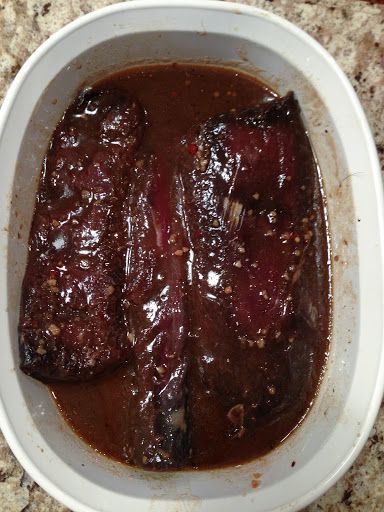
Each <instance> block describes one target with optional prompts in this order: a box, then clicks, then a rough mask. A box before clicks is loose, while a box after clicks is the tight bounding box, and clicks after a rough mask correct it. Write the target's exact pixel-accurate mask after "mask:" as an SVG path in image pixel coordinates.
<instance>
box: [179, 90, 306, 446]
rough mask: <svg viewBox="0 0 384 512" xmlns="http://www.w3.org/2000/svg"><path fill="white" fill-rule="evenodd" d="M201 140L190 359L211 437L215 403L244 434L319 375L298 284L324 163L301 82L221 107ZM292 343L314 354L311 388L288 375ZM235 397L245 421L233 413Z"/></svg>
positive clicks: (193, 414)
mask: <svg viewBox="0 0 384 512" xmlns="http://www.w3.org/2000/svg"><path fill="white" fill-rule="evenodd" d="M193 143H194V144H195V145H196V146H197V148H198V151H197V153H196V155H195V157H194V164H193V165H194V170H193V172H185V173H184V186H185V190H186V211H187V224H188V226H189V230H190V233H191V246H192V249H193V254H194V260H193V272H192V287H191V297H190V298H189V304H190V311H191V315H192V317H191V333H192V337H193V338H194V344H193V355H194V356H193V361H194V369H193V370H191V371H194V372H195V375H197V376H198V377H197V379H200V381H201V384H200V389H197V390H195V391H194V392H195V394H200V395H201V397H202V398H201V399H200V402H199V403H197V404H196V403H195V402H193V401H191V403H190V404H189V408H190V419H191V424H192V426H191V431H192V432H194V435H196V438H198V439H200V441H201V440H202V439H203V440H204V439H205V443H206V444H209V443H210V442H214V436H215V432H216V430H215V428H217V427H215V426H214V425H213V426H212V429H211V430H210V428H209V427H207V426H206V425H204V426H202V425H201V422H199V417H200V416H201V415H203V417H206V416H208V415H209V414H210V410H213V409H212V408H214V410H215V411H216V413H215V414H217V415H220V411H219V412H217V409H218V408H220V407H221V415H222V425H226V429H227V430H228V432H232V434H233V435H235V436H239V437H241V436H243V435H244V432H245V431H246V429H245V427H246V425H247V422H249V421H266V418H267V417H270V415H271V414H277V412H278V411H281V409H282V408H287V407H289V406H290V405H292V403H294V402H295V399H296V397H297V396H298V395H299V394H300V393H305V392H306V390H307V389H308V386H309V385H310V384H309V383H310V379H311V372H312V369H313V367H312V363H313V348H312V347H311V346H310V344H308V343H307V342H306V337H307V336H306V333H305V332H304V331H303V330H302V331H301V332H297V329H296V325H297V316H296V315H297V314H298V310H297V307H296V305H297V302H298V301H297V297H296V296H297V294H299V293H298V290H299V288H300V286H301V281H300V269H301V266H302V265H303V262H304V261H305V254H306V251H308V249H309V247H310V245H311V243H312V242H311V240H312V238H313V233H314V227H313V225H314V215H313V212H312V206H313V194H314V190H313V182H314V179H315V176H314V173H315V164H314V161H313V157H312V153H311V148H310V145H309V142H308V139H307V137H306V134H305V130H304V127H303V124H302V121H301V119H300V110H299V106H298V104H297V102H296V100H295V99H294V97H293V95H292V94H289V95H287V96H286V97H284V98H281V99H276V100H273V101H271V102H269V103H267V104H265V105H263V106H261V107H260V108H259V109H252V110H247V111H244V112H241V113H234V114H223V115H220V116H217V117H215V118H213V119H211V120H209V121H208V122H206V123H205V124H204V125H203V126H202V128H201V130H200V133H199V135H198V136H197V138H196V139H195V140H194V141H193ZM190 165H191V164H190V163H189V165H188V164H185V166H186V167H188V166H190ZM309 328H310V327H308V329H309ZM297 338H299V341H298V343H297V344H296V340H297ZM292 346H293V347H294V348H292ZM291 351H292V354H294V358H295V361H296V363H297V364H299V363H300V364H301V365H302V366H303V365H304V366H305V369H304V371H303V375H304V376H305V377H304V379H303V381H302V382H300V383H299V385H302V389H299V387H298V386H296V387H295V389H293V388H292V386H291V383H292V382H293V381H294V379H291V378H290V368H294V367H295V361H293V362H292V360H291ZM218 404H221V405H218ZM233 407H235V408H236V410H239V411H240V410H241V415H237V418H240V419H241V421H240V420H239V419H237V420H236V422H234V421H231V418H232V417H234V416H233V414H232V415H231V414H230V411H232V408H233ZM240 423H241V424H240ZM220 428H222V427H220ZM203 444H204V441H203ZM192 445H193V440H192ZM223 449H224V448H223ZM229 449H231V448H229Z"/></svg>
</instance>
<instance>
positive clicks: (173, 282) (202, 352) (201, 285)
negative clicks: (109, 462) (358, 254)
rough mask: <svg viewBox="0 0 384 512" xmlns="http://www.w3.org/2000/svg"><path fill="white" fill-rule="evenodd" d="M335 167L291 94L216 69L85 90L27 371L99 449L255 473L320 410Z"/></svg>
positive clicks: (43, 224)
mask: <svg viewBox="0 0 384 512" xmlns="http://www.w3.org/2000/svg"><path fill="white" fill-rule="evenodd" d="M329 283H330V269H329V268H328V238H327V229H326V222H325V206H324V201H323V196H322V193H321V184H320V178H319V174H318V170H317V167H316V164H315V161H314V158H313V155H312V151H311V147H310V144H309V142H308V139H307V136H306V132H305V129H304V127H303V124H302V122H301V118H300V109H299V106H298V103H297V101H296V100H295V98H294V95H293V94H291V93H290V94H288V95H287V96H285V97H283V98H279V97H278V96H277V94H275V93H274V92H273V91H272V90H270V89H268V87H266V86H265V85H264V84H262V83H261V82H259V81H258V80H257V79H256V78H254V77H252V76H250V75H246V74H245V73H241V72H237V71H235V70H231V69H228V68H227V69H225V68H221V67H214V66H205V65H192V64H191V65H189V64H188V65H184V64H173V65H165V64H164V65H150V66H143V67H137V68H131V69H128V70H126V71H124V72H121V73H118V74H115V75H112V76H109V77H107V78H105V79H103V80H102V81H100V82H97V83H96V84H94V85H93V86H92V88H90V89H89V90H85V91H81V92H80V93H79V96H78V97H77V98H76V99H75V100H74V102H73V103H72V105H71V106H70V107H69V108H68V110H67V111H66V113H65V114H64V116H63V118H62V120H61V121H60V123H59V124H58V126H57V128H56V130H55V132H54V134H53V136H52V140H51V143H50V147H49V149H48V152H47V156H46V158H45V162H44V166H43V172H42V177H41V183H40V188H39V192H38V200H37V204H36V210H35V215H34V220H33V223H32V228H31V236H30V255H29V262H28V266H27V271H26V276H25V279H24V284H23V295H22V308H21V317H20V326H19V331H20V355H21V367H22V369H23V370H24V371H25V372H26V373H28V374H29V375H32V376H34V377H36V378H38V379H40V380H42V381H44V382H46V383H47V385H48V386H49V389H50V391H51V393H52V396H53V397H54V400H55V402H56V404H57V405H58V407H59V409H60V412H61V414H62V415H63V417H64V418H65V420H66V421H67V422H68V424H69V425H70V426H71V428H72V429H73V430H74V431H75V432H76V434H78V435H79V436H80V437H81V438H82V439H83V440H84V441H85V442H86V443H88V444H89V445H90V446H92V447H93V448H94V449H95V450H97V451H98V452H100V453H103V454H105V455H107V456H109V457H112V458H114V459H117V460H119V461H121V462H124V463H127V464H133V465H138V466H141V467H145V468H148V469H173V468H183V467H193V468H207V467H218V466H225V465H230V464H240V463H243V462H246V461H249V460H251V459H253V458H255V457H257V456H260V455H263V454H265V453H267V452H268V451H270V450H271V449H273V448H274V447H276V446H277V445H278V444H279V443H281V442H282V441H283V440H284V439H285V438H286V437H287V436H288V434H289V433H290V432H292V431H293V430H294V429H295V428H296V427H297V426H298V425H299V424H300V423H301V421H302V420H303V418H304V417H305V416H306V414H307V412H308V410H309V408H310V406H311V404H312V402H313V400H314V398H315V395H316V392H317V389H318V386H319V382H320V380H321V376H322V372H323V368H324V365H325V362H326V356H327V350H328V339H329V328H330V327H329V326H330V284H329Z"/></svg>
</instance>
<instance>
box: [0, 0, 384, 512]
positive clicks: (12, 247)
mask: <svg viewBox="0 0 384 512" xmlns="http://www.w3.org/2000/svg"><path fill="white" fill-rule="evenodd" d="M164 60H169V61H188V60H190V61H202V60H204V61H208V62H218V63H223V64H227V65H228V64H231V65H232V66H237V67H240V68H242V69H248V70H250V71H252V70H253V71H254V70H255V69H257V72H258V74H259V76H261V77H262V78H264V79H265V80H267V81H269V82H270V83H272V84H273V85H275V86H277V88H278V90H279V92H280V93H285V92H287V91H288V90H290V89H292V90H294V91H295V92H296V94H297V96H298V98H299V100H300V103H301V105H302V108H303V115H304V118H305V121H306V124H307V127H308V130H309V134H310V137H311V141H312V144H313V146H314V150H315V153H316V155H317V158H318V160H319V164H320V167H321V170H322V174H323V181H324V187H325V191H326V196H327V201H328V213H329V221H330V231H331V239H332V252H333V256H337V258H336V260H337V261H335V262H334V264H333V289H334V305H333V317H334V320H333V333H332V340H331V346H330V347H331V348H330V356H329V363H328V368H327V371H326V373H325V377H324V379H323V382H322V385H321V388H320V392H319V396H318V398H317V399H316V401H315V404H314V406H313V408H312V410H311V412H310V414H309V415H308V417H307V419H306V420H305V421H304V422H303V424H302V425H301V426H300V428H298V429H297V431H296V432H295V433H294V434H292V435H291V436H290V437H289V438H288V440H287V441H286V442H285V443H283V444H282V445H281V446H280V447H279V448H278V449H276V450H274V451H273V452H272V453H271V454H269V455H268V456H266V457H264V458H262V459H260V460H256V461H254V462H251V463H249V464H245V465H243V466H241V467H236V468H227V469H222V470H213V471H201V472H191V471H189V472H180V473H176V474H175V473H174V474H169V473H165V474H154V473H147V472H143V471H140V470H135V469H132V468H129V467H125V466H123V465H121V464H119V463H116V462H113V461H110V460H108V459H106V458H104V457H103V456H101V455H98V454H97V453H95V452H94V451H92V450H91V449H90V448H88V447H87V446H86V445H85V444H84V443H82V441H81V440H79V439H78V438H77V437H76V436H75V435H74V434H73V433H72V432H71V431H70V429H69V428H68V427H67V425H66V424H65V423H64V421H63V420H62V418H61V417H60V415H59V414H58V412H57V410H56V407H55V405H54V403H53V401H52V399H51V398H50V396H49V393H48V391H47V389H46V388H45V387H44V386H43V385H42V384H40V383H39V382H36V381H34V380H33V379H30V378H28V377H26V376H25V375H23V374H22V373H21V372H20V371H19V370H18V348H17V322H18V305H19V299H20V287H21V280H22V277H23V273H24V267H25V261H26V255H27V241H28V231H29V225H30V221H31V218H32V211H33V204H34V198H35V193H36V186H37V179H38V176H39V172H40V166H41V161H42V158H43V155H44V153H45V151H46V147H47V143H48V140H49V138H50V134H51V133H52V130H53V128H54V126H55V124H56V123H57V121H58V119H59V118H60V116H61V114H62V112H63V111H64V109H65V108H66V106H67V105H68V104H69V102H70V100H71V98H72V97H73V96H74V94H75V92H76V90H77V89H78V88H79V87H80V86H81V85H82V84H84V83H87V82H88V83H89V82H91V81H92V80H93V79H95V78H97V77H99V76H101V75H102V74H106V73H108V72H111V71H114V70H118V69H123V68H125V67H128V66H129V65H130V64H132V63H137V62H144V61H151V62H153V61H164ZM0 161H1V163H2V165H1V180H2V181H1V183H2V187H1V192H0V194H1V203H0V219H1V228H2V229H1V232H0V237H1V265H0V279H1V291H0V322H1V325H2V326H3V328H2V335H1V358H0V398H1V400H0V427H1V429H2V431H3V432H4V435H5V436H6V439H7V441H8V443H9V445H10V447H11V449H12V450H13V452H14V453H15V455H16V457H17V458H18V459H19V461H20V463H21V464H22V465H23V466H24V468H25V469H26V470H27V471H28V473H29V474H30V475H31V476H32V478H33V479H34V480H36V481H37V482H38V484H39V485H41V486H42V487H43V488H44V489H46V490H47V492H49V493H50V494H51V495H52V496H54V497H55V498H57V499H58V500H59V501H61V502H62V503H64V504H65V505H66V506H68V507H69V508H70V509H72V510H74V511H76V512H95V511H97V512H116V511H123V510H130V511H139V512H144V511H148V512H149V511H153V510H156V511H157V512H161V511H163V510H164V512H165V511H166V512H176V511H180V510H190V511H194V512H199V511H209V512H211V511H215V512H216V511H217V512H219V511H220V512H229V511H231V512H232V510H233V509H240V510H242V511H243V512H248V511H251V510H252V511H253V512H255V511H258V512H266V511H272V510H273V511H280V512H283V511H295V510H299V509H300V508H302V507H304V506H306V505H307V504H308V503H310V502H311V501H312V500H314V499H315V498H316V497H318V496H319V495H320V494H321V493H323V492H325V491H326V490H327V489H328V488H329V487H330V486H331V485H332V484H333V483H334V482H335V481H336V480H337V479H338V478H340V476H341V475H342V474H343V473H344V472H345V471H346V470H347V468H348V467H349V466H350V465H351V464H352V462H353V460H354V459H355V457H356V456H357V454H358V453H359V451H360V449H361V448H362V446H363V445H364V442H365V441H366V439H367V436H368V434H369V432H370V429H371V427H372V425H373V422H374V419H375V416H376V414H377V410H378V407H379V405H380V401H381V397H382V391H383V386H384V352H383V290H384V287H383V218H384V215H383V213H384V212H383V197H382V183H381V176H380V168H379V164H378V160H377V155H376V150H375V146H374V143H373V140H372V136H371V134H370V131H369V127H368V124H367V121H366V119H365V116H364V113H363V111H362V108H361V106H360V103H359V101H358V99H357V97H356V95H355V93H354V91H353V89H352V87H351V85H350V84H349V82H348V80H347V79H346V78H345V76H344V75H343V73H342V72H341V71H340V69H339V67H338V66H337V65H336V63H335V62H334V60H333V59H332V58H331V57H330V56H329V54H328V53H327V52H326V51H325V50H324V49H323V48H322V47H321V46H320V45H319V44H318V43H316V42H315V41H314V40H313V39H312V38H310V37H309V36H308V35H307V34H305V33H304V32H302V31H301V30H299V29H298V28H296V27H295V26H293V25H292V24H290V23H288V22H287V21H285V20H283V19H280V18H278V17H276V16H274V15H271V14H269V13H267V12H264V11H262V10H258V9H254V8H251V7H246V6H242V5H239V4H230V3H225V2H216V1H211V0H209V1H203V0H196V1H195V0H189V1H182V0H180V1H163V0H160V1H137V2H136V1H132V2H128V3H122V4H115V5H113V6H110V7H107V8H104V9H101V10H99V11H96V12H94V13H91V14H89V15H87V16H84V17H82V18H80V19H78V20H76V21H75V22H73V23H71V24H69V25H68V26H66V27H64V28H63V29H62V30H60V31H59V32H58V33H56V34H55V35H54V36H52V37H51V38H49V39H48V40H47V41H46V42H45V43H44V44H43V45H42V46H41V47H40V48H39V49H38V50H37V51H36V52H35V53H34V54H33V55H32V56H31V57H30V58H29V59H28V61H27V62H26V63H25V64H24V66H23V67H22V69H21V70H20V72H19V73H18V75H17V77H16V78H15V80H14V82H13V83H12V85H11V87H10V89H9V91H8V93H7V96H6V99H5V101H4V104H3V107H2V109H1V113H0ZM292 461H295V465H294V467H292V464H291V463H292ZM254 473H261V475H262V476H261V477H260V482H259V486H258V487H257V489H253V488H252V486H251V481H252V479H253V474H254Z"/></svg>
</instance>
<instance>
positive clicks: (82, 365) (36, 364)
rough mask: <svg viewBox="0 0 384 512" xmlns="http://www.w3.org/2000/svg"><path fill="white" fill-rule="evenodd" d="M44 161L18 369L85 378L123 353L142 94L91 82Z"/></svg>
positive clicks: (43, 376)
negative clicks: (126, 213) (129, 212)
mask: <svg viewBox="0 0 384 512" xmlns="http://www.w3.org/2000/svg"><path fill="white" fill-rule="evenodd" d="M64 121H65V125H64V126H66V127H67V128H65V129H64V128H63V124H62V123H61V124H59V125H58V128H57V129H56V131H55V133H54V135H53V137H52V140H51V144H50V148H49V151H48V154H47V157H46V159H45V162H44V168H43V177H42V182H41V184H40V190H39V194H38V200H37V204H36V210H35V215H34V219H33V223H32V228H31V234H30V246H29V258H28V264H27V269H26V274H25V278H24V283H23V292H22V302H21V316H20V324H19V340H20V344H19V347H20V357H21V365H20V366H21V369H22V370H23V371H24V372H25V373H27V374H29V375H32V376H34V377H35V378H38V379H40V380H45V381H52V380H84V379H88V378H91V377H93V376H94V375H97V374H99V373H101V372H103V371H105V370H106V369H109V368H113V367H115V366H116V365H118V364H120V363H121V362H122V361H124V360H126V359H127V357H128V354H129V351H130V345H129V343H128V342H127V339H126V333H125V326H124V315H123V312H122V307H121V285H122V281H123V268H124V259H125V251H126V240H125V234H124V233H126V230H125V223H124V219H123V216H122V212H121V204H122V202H123V201H124V199H125V197H126V189H127V180H128V174H129V170H130V168H131V166H132V161H133V159H134V155H135V153H136V148H137V146H138V144H139V142H140V139H141V135H142V131H143V124H144V119H143V113H142V110H141V107H140V106H139V105H138V103H137V101H135V100H133V99H131V98H130V97H129V96H127V95H126V93H124V92H122V91H118V90H100V91H88V92H86V93H85V94H84V95H83V96H82V97H81V98H80V100H79V101H78V102H77V103H76V104H74V105H73V106H72V107H70V109H69V110H68V111H67V112H66V114H65V116H64Z"/></svg>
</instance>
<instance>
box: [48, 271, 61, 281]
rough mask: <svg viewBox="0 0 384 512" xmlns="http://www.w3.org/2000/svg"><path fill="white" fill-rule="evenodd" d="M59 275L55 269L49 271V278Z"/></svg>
mask: <svg viewBox="0 0 384 512" xmlns="http://www.w3.org/2000/svg"><path fill="white" fill-rule="evenodd" d="M58 276H59V272H58V271H57V270H50V271H49V279H55V278H57V277H58Z"/></svg>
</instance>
